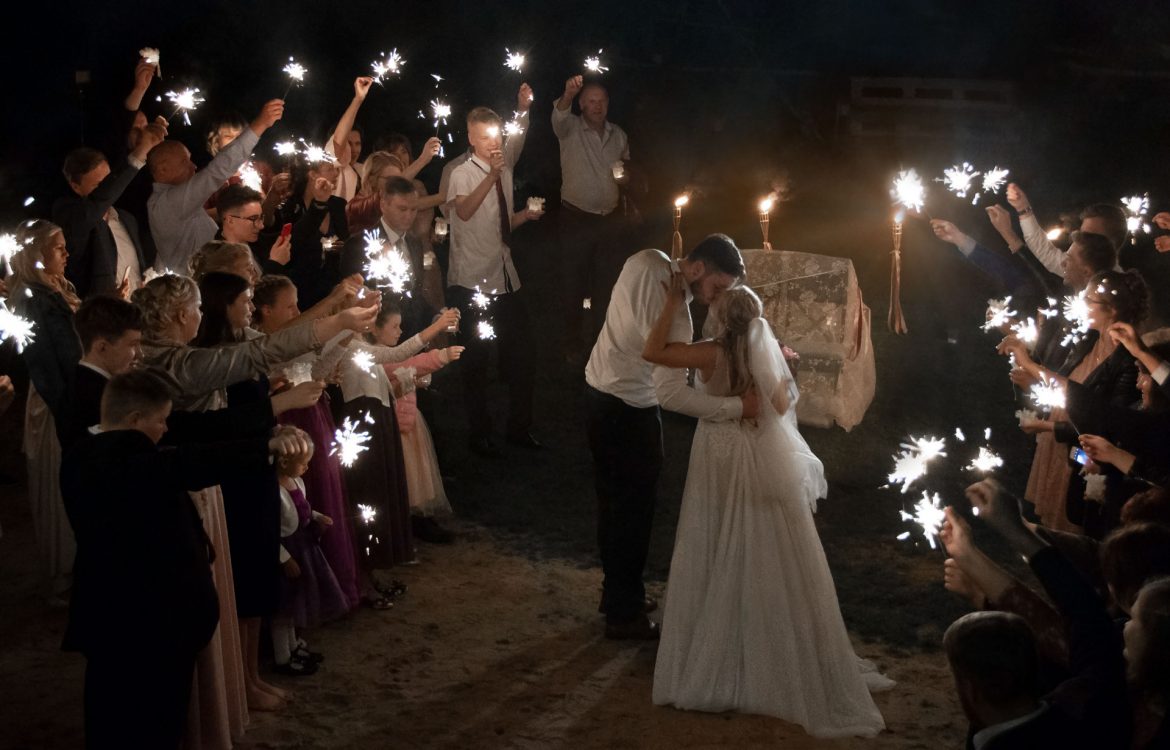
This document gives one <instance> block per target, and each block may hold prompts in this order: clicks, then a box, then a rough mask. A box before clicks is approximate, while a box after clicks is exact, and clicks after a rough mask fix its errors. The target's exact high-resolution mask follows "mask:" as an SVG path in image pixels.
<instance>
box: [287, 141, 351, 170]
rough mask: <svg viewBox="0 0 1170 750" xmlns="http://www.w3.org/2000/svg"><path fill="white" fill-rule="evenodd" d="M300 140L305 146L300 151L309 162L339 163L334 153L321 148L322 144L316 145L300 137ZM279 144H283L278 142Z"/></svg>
mask: <svg viewBox="0 0 1170 750" xmlns="http://www.w3.org/2000/svg"><path fill="white" fill-rule="evenodd" d="M300 141H301V146H302V147H303V148H302V149H301V152H300V153H301V155H302V156H304V157H305V161H307V162H308V163H309V164H326V163H327V164H336V163H337V157H336V156H334V155H333V154H331V153H329V152H328V151H326V150H325V149H323V148H321V147H320V146H316V145H314V144H312V143H309V142H308V141H306V140H305V139H303V138H302V139H300ZM277 145H278V146H279V145H281V144H277Z"/></svg>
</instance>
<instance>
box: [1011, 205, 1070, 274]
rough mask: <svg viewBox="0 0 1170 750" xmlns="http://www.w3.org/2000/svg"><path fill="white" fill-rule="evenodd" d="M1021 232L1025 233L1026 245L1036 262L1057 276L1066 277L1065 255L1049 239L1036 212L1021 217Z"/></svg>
mask: <svg viewBox="0 0 1170 750" xmlns="http://www.w3.org/2000/svg"><path fill="white" fill-rule="evenodd" d="M1020 231H1022V232H1023V233H1024V244H1025V245H1027V246H1028V249H1029V250H1031V251H1032V255H1035V256H1036V260H1038V261H1040V263H1041V264H1043V266H1044V268H1046V269H1048V272H1049V273H1054V274H1056V275H1057V276H1063V275H1064V253H1063V252H1061V250H1060V248H1059V247H1057V246H1056V245H1054V244H1052V240H1050V239H1048V233H1047V232H1045V231H1044V229H1043V228H1041V226H1040V222H1038V221H1036V214H1035V212H1033V213H1030V214H1027V215H1025V216H1021V217H1020Z"/></svg>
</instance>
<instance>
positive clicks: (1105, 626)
mask: <svg viewBox="0 0 1170 750" xmlns="http://www.w3.org/2000/svg"><path fill="white" fill-rule="evenodd" d="M1007 201H1008V204H1009V206H1010V208H1009V207H1008V206H992V207H989V208H988V209H987V214H988V216H989V218H990V220H991V223H992V225H993V226H994V228H995V230H996V231H997V232H998V234H999V235H1000V236H1002V238H1003V239H1004V241H1005V242H1006V245H1007V249H1006V251H1004V250H1002V249H993V248H988V247H986V246H984V245H981V244H980V243H978V242H976V241H975V240H974V239H973V238H972V237H970V236H969V235H967V234H966V233H965V232H963V231H961V230H960V229H959V228H958V227H956V226H955V225H954V224H953V223H951V222H949V221H946V220H944V219H935V220H933V221H932V222H931V223H932V227H933V229H934V232H935V234H936V235H937V236H938V237H939V238H941V239H943V240H945V241H947V242H950V243H952V244H954V245H955V246H956V247H957V248H958V249H959V251H960V252H961V254H962V255H963V256H964V257H965V258H966V259H967V260H968V261H969V262H970V263H971V264H973V265H974V266H976V267H977V268H979V269H980V271H981V272H982V273H983V274H985V275H986V276H987V277H988V278H989V279H990V281H991V282H992V283H993V284H996V285H997V286H998V287H999V290H1000V293H1001V295H1010V306H1008V305H1002V304H1000V305H996V307H997V308H998V309H999V310H1000V311H1002V310H1003V309H1004V308H1005V307H1010V311H1011V313H1012V314H1011V315H1010V319H1009V320H1006V321H1000V320H998V319H997V320H995V321H994V322H993V323H992V325H995V324H998V323H1000V322H1003V325H1002V326H1000V328H1001V330H1002V333H1003V334H1004V335H1005V337H1004V339H1003V340H1002V341H1001V342H1000V344H999V346H998V351H999V352H1000V353H1001V354H1003V355H1005V356H1007V357H1008V358H1009V360H1010V363H1011V367H1010V372H1009V377H1010V380H1011V383H1012V384H1013V386H1014V387H1015V388H1016V393H1017V394H1018V396H1019V401H1020V406H1021V411H1020V412H1019V414H1018V415H1019V417H1020V427H1021V429H1022V430H1023V431H1024V432H1026V433H1028V434H1029V435H1034V436H1035V452H1034V454H1033V456H1032V466H1031V471H1030V474H1029V476H1028V480H1027V485H1026V487H1025V488H1024V489H1023V492H1022V498H1018V497H1016V496H1015V495H1014V494H1013V493H1011V492H1009V491H1007V490H1005V489H1004V488H1002V487H1001V486H999V484H997V483H996V482H994V481H992V480H985V481H984V482H981V483H979V484H976V485H973V486H972V487H971V488H969V489H968V492H967V497H968V499H969V501H970V506H969V507H968V508H965V509H964V508H961V507H958V506H957V507H950V508H947V509H946V522H945V523H944V525H943V528H942V534H941V538H942V541H943V543H944V544H945V547H946V550H947V554H948V557H947V559H946V561H945V565H944V579H945V584H946V587H947V588H948V589H950V590H951V591H954V592H957V593H958V594H961V595H962V596H963V597H965V598H966V599H968V600H969V601H970V603H971V604H972V605H973V606H974V607H975V608H976V609H977V611H976V612H973V613H971V614H968V615H966V616H964V617H962V618H960V619H959V620H958V621H956V622H955V623H953V624H952V625H951V626H950V628H949V629H948V630H947V632H946V636H945V639H944V645H945V648H946V653H947V656H948V658H949V660H950V665H951V669H952V672H953V673H954V677H955V682H956V686H957V688H958V693H959V698H960V701H961V703H962V706H963V709H964V711H965V713H966V714H967V716H968V718H969V719H970V722H971V724H970V727H971V732H970V736H969V745H970V746H971V747H974V748H983V749H986V750H1000V749H1003V748H1032V747H1041V746H1053V747H1084V748H1130V747H1133V748H1163V747H1170V720H1168V719H1167V713H1168V711H1170V475H1168V474H1167V467H1170V393H1168V388H1170V383H1167V376H1170V344H1168V343H1167V338H1166V337H1165V336H1164V333H1165V329H1156V328H1155V326H1154V323H1153V322H1152V321H1151V320H1150V317H1151V315H1150V308H1151V305H1150V301H1151V294H1152V292H1151V289H1150V286H1149V285H1148V284H1147V282H1146V280H1145V279H1144V278H1143V276H1142V274H1141V273H1140V272H1139V271H1138V270H1137V269H1133V268H1130V269H1124V268H1122V267H1121V266H1120V265H1119V260H1120V259H1121V258H1122V254H1121V251H1122V250H1123V248H1124V247H1125V245H1126V244H1127V243H1128V242H1130V239H1131V234H1130V230H1129V228H1128V227H1127V216H1126V213H1125V211H1124V210H1123V208H1122V206H1120V205H1116V204H1096V205H1091V206H1088V207H1086V208H1085V209H1084V210H1083V211H1082V212H1081V214H1080V225H1079V226H1078V227H1076V228H1074V229H1073V231H1072V232H1071V233H1070V234H1068V244H1067V247H1059V246H1057V245H1056V244H1054V241H1053V240H1052V239H1050V237H1049V233H1047V232H1046V231H1045V230H1044V229H1042V228H1041V225H1040V223H1039V221H1038V220H1037V217H1036V213H1035V211H1034V209H1033V206H1032V204H1031V202H1030V200H1029V199H1028V196H1027V195H1026V194H1025V192H1024V191H1023V189H1022V188H1021V187H1020V186H1019V185H1016V184H1012V185H1009V186H1008V189H1007ZM1154 220H1155V222H1156V223H1157V224H1158V226H1160V227H1162V228H1167V227H1170V214H1158V215H1157V216H1156V217H1155V219H1154ZM1051 234H1052V235H1053V236H1055V235H1058V234H1059V232H1052V233H1051ZM1156 246H1157V247H1158V249H1159V250H1163V251H1164V250H1166V249H1170V243H1168V242H1167V241H1166V240H1164V239H1162V238H1159V240H1158V242H1157V243H1156ZM1157 291H1162V290H1157ZM1078 299H1079V302H1074V300H1078ZM1065 301H1069V302H1070V303H1071V304H1067V305H1066V304H1065ZM992 312H993V311H992V310H989V319H990V317H991V315H992ZM1029 319H1030V320H1031V321H1033V322H1036V323H1038V325H1037V326H1036V328H1035V330H1030V329H1031V326H1029V325H1023V326H1021V325H1019V324H1020V323H1024V322H1026V321H1028V320H1029ZM1038 383H1040V384H1047V385H1049V386H1051V387H1055V388H1056V389H1057V391H1058V392H1060V393H1063V394H1064V397H1065V398H1064V402H1065V403H1064V405H1063V406H1050V407H1049V408H1040V407H1039V406H1037V405H1036V404H1035V403H1034V402H1033V401H1032V400H1031V399H1030V396H1029V394H1030V392H1031V389H1032V388H1033V386H1035V385H1036V384H1038ZM1005 458H1009V457H1005ZM976 525H979V526H982V527H984V528H990V529H991V530H992V531H993V532H994V533H995V534H996V535H998V536H999V537H1000V538H1001V541H1003V542H1006V544H1007V547H1008V548H1009V549H1011V550H1012V551H1013V552H1015V553H1018V554H1020V555H1022V556H1023V557H1024V559H1025V560H1026V562H1027V563H1028V566H1029V567H1030V569H1031V571H1032V573H1033V574H1034V576H1035V579H1036V580H1037V581H1038V582H1039V584H1040V588H1041V589H1042V591H1043V593H1041V592H1040V591H1038V590H1036V589H1035V588H1033V587H1030V586H1029V585H1028V584H1027V583H1025V582H1023V581H1021V580H1019V579H1018V578H1017V577H1015V576H1014V575H1013V574H1012V572H1011V570H1010V568H1011V566H1010V565H1007V564H1001V563H997V562H996V561H995V560H994V559H993V557H992V555H991V554H989V553H988V552H987V551H985V550H984V549H982V548H981V547H980V545H979V544H978V543H977V539H978V538H979V537H978V535H977V534H976V533H974V527H975V526H976ZM985 541H986V540H985ZM984 546H986V545H984Z"/></svg>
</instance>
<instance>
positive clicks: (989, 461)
mask: <svg viewBox="0 0 1170 750" xmlns="http://www.w3.org/2000/svg"><path fill="white" fill-rule="evenodd" d="M1001 466H1003V459H1002V458H1000V457H999V456H998V455H996V454H995V453H994V452H992V451H991V450H990V449H988V448H986V447H980V448H979V455H978V456H976V457H975V458H973V459H972V460H971V463H969V464H967V468H968V469H970V470H971V471H981V472H983V473H984V474H986V473H988V472H990V471H993V470H995V469H998V468H999V467H1001Z"/></svg>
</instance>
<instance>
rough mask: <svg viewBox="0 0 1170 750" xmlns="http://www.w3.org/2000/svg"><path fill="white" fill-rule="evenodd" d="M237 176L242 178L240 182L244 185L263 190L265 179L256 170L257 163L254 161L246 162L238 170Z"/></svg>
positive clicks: (257, 190) (258, 190)
mask: <svg viewBox="0 0 1170 750" xmlns="http://www.w3.org/2000/svg"><path fill="white" fill-rule="evenodd" d="M236 176H238V177H239V178H240V182H241V183H242V184H243V185H246V186H247V187H250V188H252V189H253V190H255V191H256V192H260V191H261V188H262V187H263V181H262V180H261V179H260V173H259V172H257V171H256V165H255V164H253V163H252V162H250V161H246V162H244V163H243V165H242V166H241V167H240V168H239V170H238V171H237V172H236Z"/></svg>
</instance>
